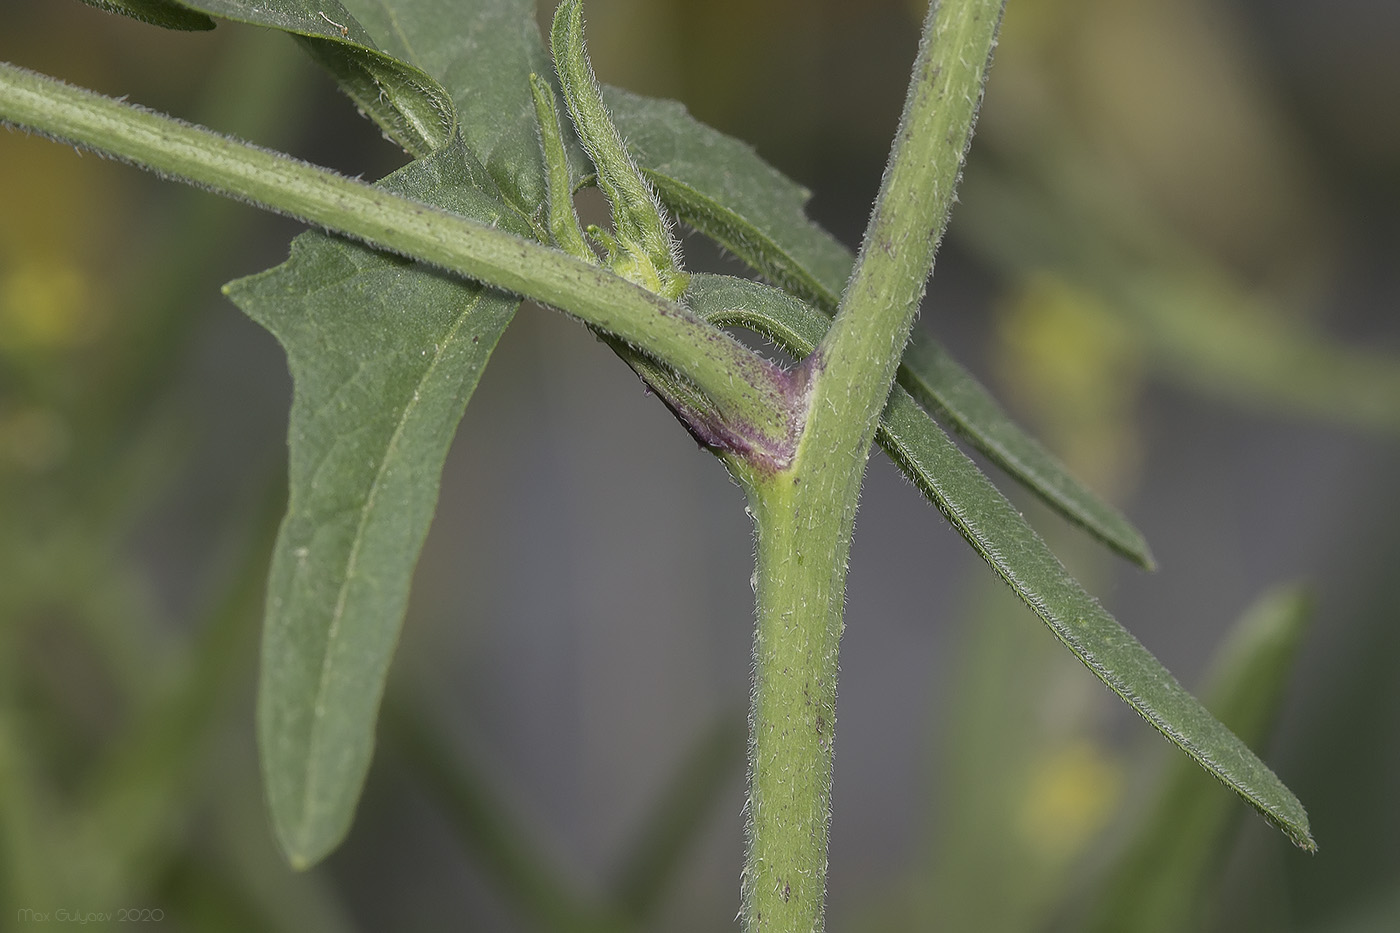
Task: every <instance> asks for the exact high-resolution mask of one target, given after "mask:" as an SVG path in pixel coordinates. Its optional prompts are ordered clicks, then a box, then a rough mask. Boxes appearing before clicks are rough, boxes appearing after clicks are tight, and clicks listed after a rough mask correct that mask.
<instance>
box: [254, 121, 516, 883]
mask: <svg viewBox="0 0 1400 933" xmlns="http://www.w3.org/2000/svg"><path fill="white" fill-rule="evenodd" d="M386 186H387V187H389V188H391V189H393V190H396V191H399V192H401V193H404V194H406V195H408V196H410V197H413V198H415V199H418V200H422V201H426V202H430V203H433V204H437V205H439V206H442V207H444V208H447V209H449V210H453V211H457V212H459V213H463V214H467V215H469V216H471V217H474V218H476V219H478V220H482V221H485V222H487V223H494V224H499V225H501V226H503V227H506V228H507V229H512V228H517V229H519V230H520V231H521V232H524V227H523V224H522V223H521V222H520V221H519V219H518V218H517V217H516V216H515V215H514V212H512V211H510V210H509V208H507V207H506V205H504V204H503V203H501V202H500V201H498V200H496V199H494V198H493V197H491V196H490V195H488V194H484V193H482V191H481V189H482V188H483V187H485V188H488V190H489V188H490V187H491V185H490V181H489V179H487V178H486V176H485V173H484V171H483V170H482V169H481V168H480V166H479V165H476V164H475V162H474V160H471V159H470V157H468V156H467V155H466V154H465V152H464V151H463V150H462V148H461V146H460V145H454V146H449V147H447V148H446V149H443V150H440V151H439V152H437V153H435V154H434V155H433V156H431V157H430V158H429V159H426V160H423V161H419V162H414V163H412V164H411V165H409V166H407V167H406V168H404V169H402V170H400V171H399V172H397V173H395V175H393V176H390V178H389V179H387V180H386ZM226 292H227V293H228V295H229V296H230V297H231V298H232V299H233V300H234V302H235V303H236V304H237V305H238V306H239V307H240V308H242V309H243V311H244V312H245V313H247V314H248V315H249V316H250V317H252V318H253V319H254V320H256V321H257V322H258V323H260V324H262V325H263V326H264V327H266V328H267V329H268V330H270V331H271V332H272V333H273V334H274V335H275V336H276V337H277V339H278V341H279V342H280V343H281V344H282V346H283V348H284V349H285V350H286V352H287V359H288V364H289V367H290V369H291V372H292V378H293V381H294V395H293V400H292V411H291V420H290V425H289V428H288V446H289V448H290V468H289V494H288V503H287V515H286V518H285V519H284V521H283V523H282V528H281V531H280V533H279V535H278V539H277V546H276V550H275V552H274V554H273V561H272V569H271V572H270V577H269V580H268V596H267V612H266V621H265V624H264V630H263V646H262V681H261V684H260V687H259V691H258V737H259V744H260V747H261V751H262V762H263V775H264V782H265V785H266V793H267V798H268V803H269V806H270V809H271V811H272V816H273V824H274V827H275V829H276V833H277V837H278V840H279V842H280V844H281V846H282V848H283V850H284V851H285V853H286V854H287V857H288V859H289V860H290V861H291V863H292V864H293V865H294V866H296V867H306V866H309V865H311V864H314V863H315V862H316V861H317V860H319V859H320V858H321V857H322V856H324V855H325V854H326V853H327V852H328V851H330V849H331V848H333V847H334V846H335V845H336V844H337V843H338V842H339V841H340V839H341V838H342V837H343V836H344V834H345V832H346V831H347V829H348V828H349V825H350V821H351V818H352V816H353V814H354V809H355V805H356V802H357V800H358V797H359V793H360V788H361V786H362V784H363V782H364V777H365V773H366V771H367V770H368V767H369V761H370V756H371V752H372V749H373V745H374V726H375V721H376V719H377V716H378V709H379V702H380V698H381V696H382V693H383V686H384V680H385V677H386V676H387V672H388V667H389V662H390V659H391V657H392V655H393V652H394V648H395V645H396V642H397V639H398V634H399V629H400V627H401V625H402V620H403V616H404V611H405V608H406V606H407V602H408V592H409V584H410V582H411V580H412V576H413V568H414V565H415V564H416V562H417V559H418V554H419V551H420V550H421V548H422V545H423V540H424V538H425V537H426V535H427V531H428V526H429V523H430V522H431V520H432V516H433V511H434V509H435V507H436V503H437V494H438V485H439V481H440V475H441V471H442V464H443V461H444V459H445V458H446V455H447V450H448V447H449V445H450V444H451V441H452V438H453V435H454V434H455V431H456V427H457V423H458V421H460V419H461V417H462V413H463V411H464V410H465V408H466V404H467V401H468V400H469V399H470V398H471V394H472V391H473V390H474V389H475V387H476V384H477V381H478V379H479V378H480V376H481V372H482V369H483V368H484V367H485V365H486V362H487V360H488V359H489V357H490V355H491V351H492V349H493V348H494V347H495V345H496V342H497V340H499V338H500V335H501V333H502V331H503V330H504V329H505V327H506V325H507V324H508V323H509V322H510V320H511V317H512V316H513V314H514V311H515V308H516V307H517V305H518V299H516V298H515V297H513V296H509V295H505V294H503V293H500V292H496V291H493V290H490V289H486V288H483V287H481V286H479V285H476V284H475V283H471V282H467V281H464V280H462V279H459V278H456V277H453V276H449V275H446V274H443V273H440V272H438V271H436V270H433V269H430V268H427V267H425V266H422V265H419V264H415V263H410V262H407V261H405V260H402V259H399V258H396V257H392V256H388V255H386V254H383V253H378V252H375V251H373V250H370V249H368V248H366V247H363V246H360V245H358V244H355V243H351V242H348V241H345V240H341V239H337V238H333V237H329V236H325V235H322V234H319V233H308V234H303V235H302V236H300V237H298V238H297V239H296V240H295V241H294V243H293V246H292V256H291V258H290V259H289V260H288V261H287V262H286V263H284V264H283V265H281V266H278V267H277V268H275V269H272V270H269V271H267V272H264V273H261V274H259V275H256V276H252V277H250V278H246V279H242V280H239V281H237V282H233V283H231V284H230V285H229V286H227V288H226Z"/></svg>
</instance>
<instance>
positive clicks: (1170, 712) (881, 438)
mask: <svg viewBox="0 0 1400 933" xmlns="http://www.w3.org/2000/svg"><path fill="white" fill-rule="evenodd" d="M688 297H689V299H690V303H691V308H692V309H693V310H694V311H695V312H696V313H697V314H699V315H700V316H702V317H704V318H705V319H707V320H710V321H712V322H714V323H719V324H730V325H734V324H738V325H743V326H751V327H753V328H754V329H755V330H757V331H759V332H761V333H764V334H765V335H767V336H769V337H770V338H772V339H774V340H776V341H777V342H779V343H781V344H783V345H784V346H785V348H786V349H787V350H789V351H790V352H792V353H795V354H798V355H805V354H807V353H810V352H811V350H812V348H813V347H814V346H816V344H817V342H818V341H819V340H820V339H821V336H822V334H823V333H824V332H825V330H826V326H827V325H826V321H825V318H824V317H823V316H822V315H820V314H819V313H818V312H816V311H813V310H811V309H806V308H804V307H803V306H802V305H801V303H800V302H797V301H796V300H795V299H793V298H792V297H791V296H789V295H786V294H784V293H782V292H779V291H776V290H774V289H768V288H764V287H763V286H760V285H757V284H755V283H750V282H744V281H742V280H739V279H732V278H726V277H722V276H699V275H697V276H695V277H694V278H693V280H692V285H691V290H690V292H689V293H688ZM876 439H877V440H878V442H879V443H880V445H881V446H882V447H884V448H885V450H886V451H887V452H888V453H889V455H890V457H891V458H892V459H893V460H894V461H895V463H896V464H898V465H899V468H900V469H901V470H903V471H904V473H905V475H906V476H908V477H909V478H910V479H912V480H913V481H914V483H915V485H917V486H918V487H919V489H920V490H921V491H922V492H923V493H924V495H925V496H927V497H928V499H929V501H931V502H932V503H933V504H934V505H936V506H937V507H938V509H939V511H941V512H942V513H943V514H944V515H945V516H947V518H948V520H949V521H950V522H952V524H953V527H954V528H956V529H957V530H958V533H959V534H961V535H962V536H963V537H964V538H965V539H966V540H967V541H968V543H969V544H971V545H972V546H973V548H974V549H975V550H976V551H977V553H979V554H981V555H982V557H983V559H985V560H986V561H987V563H988V564H990V565H991V567H992V569H993V570H995V571H996V573H997V575H998V576H1000V577H1001V578H1002V579H1003V580H1004V581H1006V583H1007V584H1008V585H1010V586H1011V588H1012V589H1013V590H1014V591H1015V592H1016V594H1017V595H1018V596H1019V597H1020V598H1021V599H1022V601H1023V602H1025V603H1026V605H1028V606H1029V607H1030V608H1031V609H1032V610H1034V611H1035V613H1036V615H1038V616H1040V618H1041V620H1042V621H1044V622H1045V624H1046V625H1047V626H1049V628H1050V630H1051V631H1052V632H1054V634H1055V637H1057V638H1058V639H1059V640H1060V641H1061V642H1062V643H1063V644H1064V645H1065V647H1067V648H1069V649H1070V651H1071V652H1073V654H1074V655H1075V657H1077V658H1079V660H1080V661H1081V662H1083V664H1084V665H1085V666H1086V667H1088V668H1089V670H1091V671H1093V672H1094V674H1095V676H1097V677H1098V678H1099V679H1100V680H1102V681H1103V682H1104V683H1105V684H1107V685H1108V687H1109V688H1110V689H1112V690H1113V692H1114V693H1116V694H1118V695H1119V696H1120V697H1122V698H1123V700H1124V701H1125V702H1126V703H1127V704H1128V705H1129V706H1131V707H1132V708H1133V709H1134V710H1136V711H1137V712H1138V714H1139V715H1141V716H1142V717H1143V718H1144V719H1146V720H1147V721H1148V722H1149V723H1151V724H1152V726H1153V727H1154V728H1156V729H1157V730H1158V731H1159V732H1161V733H1162V734H1163V735H1164V736H1166V737H1167V738H1168V739H1169V740H1171V741H1172V742H1173V743H1174V744H1175V745H1177V746H1178V747H1179V748H1180V749H1181V750H1182V751H1184V752H1186V753H1187V754H1188V755H1190V756H1191V758H1193V759H1194V760H1195V761H1196V762H1197V763H1198V764H1199V765H1200V766H1201V767H1203V768H1205V770H1206V771H1207V772H1209V773H1210V774H1211V775H1213V776H1214V777H1215V778H1216V779H1218V780H1219V781H1221V782H1222V783H1224V784H1225V785H1227V786H1228V787H1231V788H1232V789H1234V791H1235V792H1236V793H1238V794H1239V795H1240V796H1241V797H1243V798H1244V799H1245V800H1246V801H1247V802H1248V803H1249V804H1250V805H1251V806H1253V807H1254V808H1255V809H1256V810H1258V811H1259V812H1260V813H1261V814H1262V815H1263V816H1264V817H1265V819H1267V820H1269V821H1270V822H1271V823H1273V824H1274V825H1275V826H1277V827H1278V828H1279V829H1281V830H1282V831H1283V832H1284V833H1285V834H1287V835H1288V837H1289V838H1290V839H1292V840H1293V841H1294V842H1295V843H1296V844H1297V845H1299V846H1300V847H1302V848H1304V849H1308V850H1309V851H1311V850H1313V849H1315V848H1316V846H1315V844H1314V843H1313V840H1312V836H1311V835H1310V834H1309V830H1308V818H1307V814H1306V812H1305V811H1304V810H1303V806H1302V804H1301V803H1299V802H1298V799H1297V798H1296V797H1295V796H1294V795H1293V793H1292V792H1291V791H1289V790H1288V788H1287V787H1285V786H1284V785H1283V783H1282V782H1281V781H1280V780H1279V779H1278V778H1277V777H1276V776H1275V775H1274V773H1273V772H1272V771H1270V770H1269V769H1268V767H1267V766H1266V765H1265V764H1264V763H1263V762H1262V761H1260V760H1259V758H1258V757H1257V756H1255V754H1254V753H1253V752H1251V751H1250V750H1249V748H1248V747H1246V746H1245V744H1244V743H1243V742H1241V741H1240V739H1239V738H1238V737H1236V736H1235V735H1234V734H1233V733H1232V732H1230V730H1229V729H1227V728H1226V727H1225V726H1223V725H1222V724H1221V723H1220V722H1219V721H1218V720H1217V719H1216V718H1215V717H1213V716H1212V715H1211V714H1210V713H1209V712H1208V711H1207V710H1206V709H1205V707H1203V706H1202V705H1201V704H1200V702H1199V701H1197V700H1196V698H1195V697H1193V696H1191V694H1190V693H1188V692H1187V691H1186V690H1185V689H1184V688H1183V687H1182V686H1181V685H1180V684H1179V683H1177V681H1176V679H1175V678H1174V677H1172V675H1171V673H1170V672H1169V671H1167V669H1166V668H1164V667H1163V666H1162V664H1161V662H1159V661H1158V660H1157V659H1156V658H1155V657H1153V656H1152V654H1151V652H1149V651H1148V650H1147V649H1146V648H1145V647H1143V646H1142V644H1141V643H1140V642H1139V641H1138V640H1137V639H1136V638H1134V637H1133V635H1132V634H1131V633H1130V632H1128V631H1127V630H1126V629H1124V628H1123V627H1122V626H1121V625H1120V624H1119V623H1118V621H1117V620H1116V619H1114V618H1113V616H1112V615H1110V614H1109V613H1108V612H1107V611H1106V610H1105V609H1104V608H1103V607H1102V606H1100V605H1099V603H1098V601H1097V600H1095V599H1094V598H1093V597H1092V596H1090V595H1089V594H1088V593H1086V592H1085V591H1084V588H1083V587H1081V586H1080V585H1079V583H1078V581H1076V580H1075V579H1074V578H1073V577H1072V576H1071V575H1070V574H1069V572H1068V571H1066V570H1065V568H1064V566H1063V565H1062V564H1061V563H1060V562H1059V560H1057V559H1056V558H1055V555H1054V554H1053V553H1051V551H1050V549H1049V548H1048V547H1047V546H1046V545H1045V542H1044V541H1042V540H1041V538H1040V536H1039V535H1037V534H1036V533H1035V531H1034V530H1033V529H1032V528H1031V527H1030V525H1028V524H1026V521H1025V519H1024V518H1022V517H1021V514H1020V512H1018V511H1017V510H1016V509H1015V507H1013V506H1012V505H1011V503H1010V502H1008V501H1007V500H1006V498H1005V497H1004V496H1002V494H1001V493H1000V492H999V491H997V489H996V487H995V486H994V485H992V482H991V480H989V479H987V477H986V476H985V475H984V474H983V473H982V471H981V470H979V469H978V468H977V465H976V464H974V463H973V462H972V461H971V460H970V459H968V457H967V455H965V454H964V453H963V452H962V451H961V450H959V449H958V447H957V445H956V444H954V443H953V441H952V440H951V439H949V437H948V436H947V435H946V434H944V433H943V431H942V430H941V429H940V428H939V427H938V426H937V425H936V424H935V423H934V421H933V419H932V418H931V417H930V416H929V415H928V413H927V412H925V411H924V410H923V409H922V408H920V407H919V405H918V403H916V402H915V401H914V399H913V398H912V397H910V395H909V393H908V392H906V391H904V389H902V388H901V387H900V386H898V385H896V386H895V387H894V389H893V390H892V391H891V393H890V398H889V401H888V403H887V404H886V406H885V410H884V413H883V414H882V416H881V419H880V426H879V430H878V432H877V434H876Z"/></svg>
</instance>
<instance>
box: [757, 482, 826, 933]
mask: <svg viewBox="0 0 1400 933" xmlns="http://www.w3.org/2000/svg"><path fill="white" fill-rule="evenodd" d="M806 485H807V486H808V487H809V488H810V487H811V484H810V483H808V484H806ZM745 486H746V487H747V489H748V492H749V502H750V508H751V509H752V510H753V513H754V524H755V526H756V536H757V575H756V581H757V584H756V589H755V595H756V599H757V604H758V628H757V633H756V635H755V642H754V684H753V707H752V722H751V723H750V738H749V800H748V826H747V833H748V838H747V847H748V851H747V856H746V859H745V867H744V879H743V904H744V917H745V929H746V930H747V931H749V933H757V931H772V933H779V931H781V933H789V931H802V933H808V931H817V930H820V929H822V922H823V912H824V907H825V895H826V860H827V828H828V824H829V822H830V813H831V765H832V739H833V732H834V729H835V725H836V658H837V646H838V644H839V642H840V639H841V626H842V612H841V610H842V604H843V602H844V600H845V585H846V556H847V554H848V552H849V551H850V540H851V535H850V528H849V525H847V526H846V527H844V528H843V527H842V517H841V516H840V514H839V512H838V513H836V514H834V515H833V514H832V513H831V510H830V509H829V508H822V507H821V506H820V504H819V503H815V502H812V501H810V500H811V495H810V494H809V493H808V492H807V490H806V489H804V488H803V486H804V484H803V482H802V478H801V477H800V476H799V475H797V474H795V473H793V472H791V471H786V472H781V473H777V474H775V475H769V476H765V477H761V478H753V479H752V481H750V482H745ZM833 518H834V519H836V521H834V522H833V521H831V519H833Z"/></svg>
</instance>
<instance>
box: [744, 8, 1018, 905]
mask: <svg viewBox="0 0 1400 933" xmlns="http://www.w3.org/2000/svg"><path fill="white" fill-rule="evenodd" d="M1000 15H1001V2H1000V0H947V2H944V3H941V4H939V3H937V2H935V3H934V4H932V5H931V7H930V10H929V14H928V17H927V19H926V20H925V22H924V34H923V40H922V42H921V44H920V48H919V55H918V59H917V60H916V62H915V65H914V73H913V77H912V78H911V81H910V86H909V94H908V97H907V99H906V101H905V107H904V116H903V118H902V120H901V123H900V130H899V133H898V135H897V136H896V138H895V142H894V146H893V149H892V151H891V156H890V164H889V167H888V168H887V169H886V172H885V178H884V181H883V183H882V185H881V189H880V196H879V199H878V200H877V202H876V205H875V210H874V213H873V215H872V217H871V221H870V226H869V228H868V229H867V232H866V236H865V243H864V245H863V247H862V249H861V253H860V257H859V259H858V260H857V264H856V269H855V272H854V273H853V275H852V278H851V281H850V283H849V284H848V285H847V288H846V293H845V295H844V296H843V299H842V302H841V307H840V310H839V311H838V314H837V317H836V320H835V322H834V323H833V324H832V327H831V329H830V331H828V333H827V335H826V337H825V338H824V339H823V340H822V342H821V344H820V345H819V346H818V347H817V349H816V350H815V351H814V352H813V353H812V354H811V355H810V356H809V357H808V358H807V359H806V361H804V363H803V368H804V370H805V372H806V374H807V375H808V376H809V380H810V381H809V383H808V388H807V391H808V393H809V394H808V408H807V417H806V421H805V424H804V427H803V431H802V435H801V437H800V438H799V439H798V443H797V449H796V453H795V456H794V458H793V460H792V462H791V463H790V464H789V465H788V466H787V467H786V468H784V469H781V470H778V471H770V472H762V471H758V470H755V469H752V468H750V467H748V466H747V465H745V464H741V463H737V462H735V461H733V460H731V462H730V466H731V469H732V470H733V472H734V473H735V475H736V476H738V477H739V480H740V482H741V483H742V484H743V485H744V487H745V489H746V490H747V492H748V495H749V502H750V507H751V509H752V511H753V515H754V525H755V529H756V535H757V542H758V543H757V577H756V597H757V606H758V627H757V634H756V636H755V643H754V671H755V674H754V686H753V707H752V717H753V721H752V727H751V737H750V751H749V800H748V826H747V838H748V850H747V853H746V857H745V863H744V877H743V916H744V926H745V929H746V930H747V931H749V933H759V931H763V933H816V931H820V930H822V929H823V928H824V924H825V915H824V910H825V889H826V867H827V837H828V824H829V821H830V812H831V773H832V740H833V731H834V726H835V713H836V674H837V649H838V646H839V643H840V639H841V632H842V628H843V625H844V622H843V609H844V603H845V591H846V563H847V558H848V557H849V554H850V546H851V532H852V528H853V526H854V522H855V510H856V499H857V497H858V496H859V494H860V487H861V482H862V480H863V478H864V474H865V465H866V461H867V459H868V456H869V451H870V444H871V441H872V439H873V436H874V433H875V426H876V423H877V419H878V417H879V414H880V410H881V409H882V408H883V406H884V404H885V399H886V397H887V396H888V395H889V392H890V386H891V384H892V382H893V380H894V374H895V370H896V368H897V367H898V365H899V358H900V355H901V351H902V350H903V348H904V344H905V341H906V340H907V339H908V336H909V329H910V326H911V324H912V323H913V319H914V315H915V312H916V311H917V309H918V304H919V300H920V298H921V297H922V296H923V291H924V285H925V281H926V280H927V278H928V275H929V272H930V270H931V269H932V267H933V256H934V251H935V249H936V247H937V245H938V240H939V238H940V237H941V235H942V232H943V229H944V227H945V225H946V223H947V216H948V211H949V209H950V207H951V206H952V196H953V188H954V186H955V184H956V182H957V178H958V174H959V172H960V170H961V166H962V160H963V155H964V153H965V152H966V149H967V145H968V141H969V139H970V138H971V133H972V124H973V120H974V117H975V115H976V110H977V103H978V101H979V100H980V98H981V91H982V83H983V80H984V78H985V75H986V68H987V63H988V61H989V57H990V54H991V50H992V47H993V45H994V42H995V38H996V30H997V25H998V23H999V22H1000Z"/></svg>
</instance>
